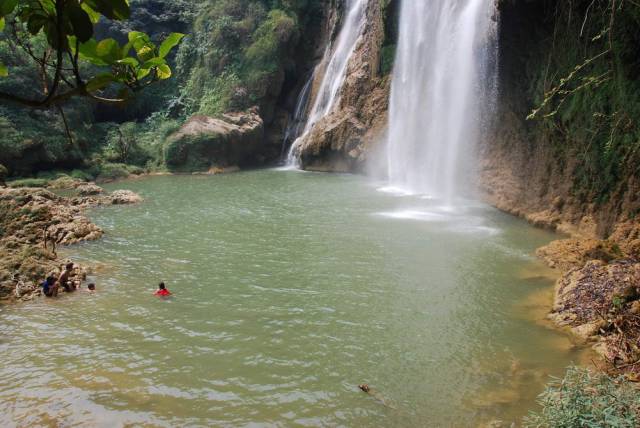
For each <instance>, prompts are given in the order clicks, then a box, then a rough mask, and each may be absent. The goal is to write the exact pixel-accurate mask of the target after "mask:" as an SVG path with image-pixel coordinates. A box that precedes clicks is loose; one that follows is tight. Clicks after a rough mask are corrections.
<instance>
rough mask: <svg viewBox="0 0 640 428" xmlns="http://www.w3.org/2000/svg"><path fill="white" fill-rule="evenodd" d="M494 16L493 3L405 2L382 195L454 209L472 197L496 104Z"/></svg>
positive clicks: (486, 0) (481, 0)
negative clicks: (478, 156) (483, 140)
mask: <svg viewBox="0 0 640 428" xmlns="http://www.w3.org/2000/svg"><path fill="white" fill-rule="evenodd" d="M494 16H495V5H494V1H493V0H469V1H467V0H465V1H463V0H453V1H451V0H434V1H430V2H424V1H403V2H402V6H401V12H400V34H399V41H398V49H397V53H396V61H395V68H394V71H393V80H392V88H391V99H390V108H389V131H388V141H387V146H386V150H387V165H386V166H387V171H388V185H387V186H384V187H383V190H386V191H390V192H398V193H399V194H414V195H416V194H417V195H423V196H425V197H426V198H428V199H435V200H438V201H440V203H441V204H443V205H444V206H448V207H452V206H456V205H459V204H457V203H456V199H457V198H459V197H461V196H469V195H470V194H471V193H472V184H473V181H474V174H473V171H474V167H475V162H474V160H475V155H474V154H475V151H476V148H477V145H478V142H479V141H480V140H481V138H482V137H483V135H484V134H485V132H484V131H485V128H486V125H487V124H488V123H489V122H490V119H491V116H492V115H491V112H492V109H493V105H494V95H493V94H494V93H495V90H494V88H495V67H494V65H495V64H494V59H495V57H496V52H497V50H496V45H495V39H496V37H495V36H496V32H497V23H496V22H495V21H494V20H493V17H494Z"/></svg>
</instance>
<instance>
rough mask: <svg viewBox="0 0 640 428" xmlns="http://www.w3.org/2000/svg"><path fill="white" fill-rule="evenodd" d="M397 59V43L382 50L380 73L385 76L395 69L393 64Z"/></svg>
mask: <svg viewBox="0 0 640 428" xmlns="http://www.w3.org/2000/svg"><path fill="white" fill-rule="evenodd" d="M395 59H396V45H387V46H384V47H383V48H382V51H381V52H380V73H381V74H382V75H383V76H386V75H387V74H389V73H391V72H392V71H393V64H394V62H395Z"/></svg>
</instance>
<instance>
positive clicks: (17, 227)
mask: <svg viewBox="0 0 640 428" xmlns="http://www.w3.org/2000/svg"><path fill="white" fill-rule="evenodd" d="M55 190H64V191H65V192H69V193H72V194H73V195H74V196H70V197H65V196H60V195H58V194H57V193H54V191H55ZM141 200H142V199H141V198H140V196H138V195H137V194H135V193H133V192H130V191H127V190H116V191H114V192H112V193H110V194H105V192H104V191H103V189H102V188H100V187H99V186H97V185H95V184H92V183H82V182H78V181H70V182H67V183H64V184H63V183H60V182H58V183H55V182H54V183H52V187H51V188H50V189H45V188H21V189H12V188H0V301H2V302H11V301H16V300H29V299H31V298H33V297H34V296H36V295H38V294H40V287H39V284H40V282H42V281H43V280H44V278H45V277H46V276H47V275H48V274H50V273H59V272H60V269H61V266H62V265H63V264H64V263H65V260H63V259H61V258H60V257H59V256H58V249H59V248H60V247H61V246H67V245H72V244H76V243H79V242H83V241H93V240H97V239H99V238H101V237H102V235H103V233H104V232H103V231H102V229H100V228H99V227H98V226H96V225H95V224H93V223H91V221H90V220H89V219H88V218H87V217H86V216H85V210H86V209H87V208H90V207H95V206H98V205H114V204H131V203H137V202H140V201H141ZM84 272H85V271H84V269H83V268H82V267H79V269H77V270H76V272H75V275H76V276H78V277H79V278H78V279H81V278H82V277H83V275H84Z"/></svg>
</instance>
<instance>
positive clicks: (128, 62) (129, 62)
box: [117, 56, 140, 68]
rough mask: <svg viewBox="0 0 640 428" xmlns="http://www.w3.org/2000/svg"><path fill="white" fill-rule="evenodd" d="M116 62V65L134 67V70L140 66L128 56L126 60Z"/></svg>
mask: <svg viewBox="0 0 640 428" xmlns="http://www.w3.org/2000/svg"><path fill="white" fill-rule="evenodd" d="M117 62H118V64H124V65H130V66H131V67H134V68H136V67H138V66H139V65H140V63H139V62H138V60H137V59H135V58H133V57H130V56H129V57H126V58H123V59H121V60H119V61H117Z"/></svg>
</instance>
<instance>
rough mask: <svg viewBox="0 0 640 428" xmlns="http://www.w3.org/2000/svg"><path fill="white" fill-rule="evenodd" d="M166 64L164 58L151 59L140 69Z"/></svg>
mask: <svg viewBox="0 0 640 428" xmlns="http://www.w3.org/2000/svg"><path fill="white" fill-rule="evenodd" d="M166 63H167V62H166V61H165V60H164V58H159V57H156V58H151V59H150V60H149V61H145V63H144V64H142V67H141V68H152V67H159V66H161V65H164V64H166Z"/></svg>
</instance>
